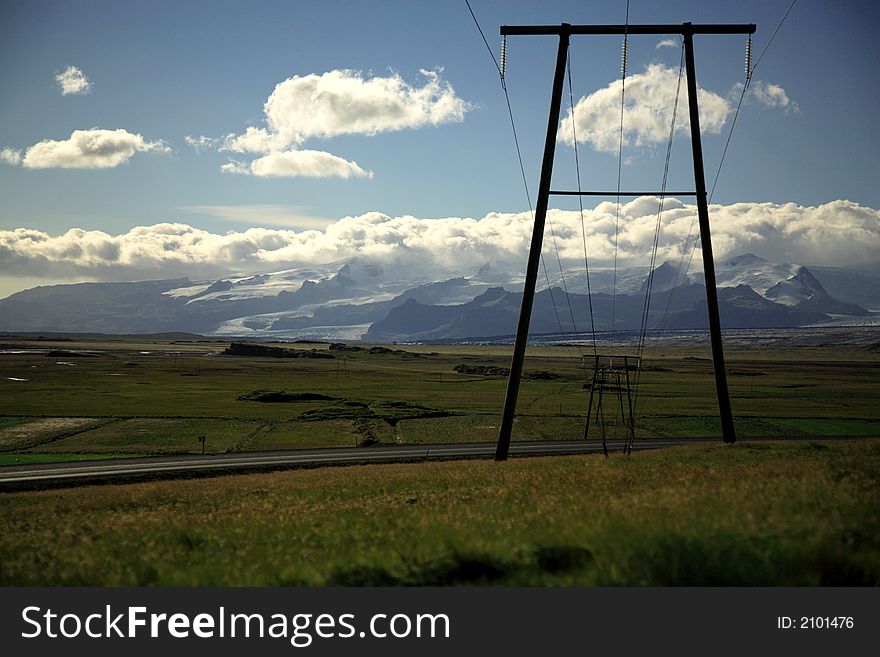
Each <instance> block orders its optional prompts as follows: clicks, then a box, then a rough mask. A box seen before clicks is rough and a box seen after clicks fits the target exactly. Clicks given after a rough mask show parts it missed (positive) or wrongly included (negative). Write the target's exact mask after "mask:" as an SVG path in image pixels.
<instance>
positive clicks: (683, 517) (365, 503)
mask: <svg viewBox="0 0 880 657" xmlns="http://www.w3.org/2000/svg"><path fill="white" fill-rule="evenodd" d="M878 493H880V441H877V440H864V441H828V442H818V441H817V442H797V443H795V442H789V443H785V442H762V443H752V444H748V443H742V444H737V445H736V446H733V447H728V446H724V445H721V444H709V445H700V446H689V447H681V448H675V449H666V450H660V451H649V452H637V453H635V454H633V455H632V456H629V457H625V456H623V455H620V454H614V455H612V456H611V458H609V459H607V460H606V459H604V458H602V457H601V456H578V457H557V458H531V459H515V460H512V461H508V462H507V463H504V464H496V463H494V462H490V461H464V462H431V463H423V464H405V465H374V466H353V467H346V468H321V469H314V470H294V471H286V472H278V473H272V474H255V475H234V476H224V477H217V478H211V479H197V480H185V481H166V482H154V483H140V484H129V485H119V486H115V485H113V486H109V485H108V486H92V487H81V488H73V489H67V490H49V491H40V492H19V493H4V494H2V495H0V584H4V585H45V584H48V585H57V584H66V585H126V586H141V585H182V586H190V585H233V586H251V585H399V584H412V585H450V584H457V585H462V584H464V585H484V584H492V585H659V586H665V585H795V586H802V585H871V586H876V585H880V494H878Z"/></svg>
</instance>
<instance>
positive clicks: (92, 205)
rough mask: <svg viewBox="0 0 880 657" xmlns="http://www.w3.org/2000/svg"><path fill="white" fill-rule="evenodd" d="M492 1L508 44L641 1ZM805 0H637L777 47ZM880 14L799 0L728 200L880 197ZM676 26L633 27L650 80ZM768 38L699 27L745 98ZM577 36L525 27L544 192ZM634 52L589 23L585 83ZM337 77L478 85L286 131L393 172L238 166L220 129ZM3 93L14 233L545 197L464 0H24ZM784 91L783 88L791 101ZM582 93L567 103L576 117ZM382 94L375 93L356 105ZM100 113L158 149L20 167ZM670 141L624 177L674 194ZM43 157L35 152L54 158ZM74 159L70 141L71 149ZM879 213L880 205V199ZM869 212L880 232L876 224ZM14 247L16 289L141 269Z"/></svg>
mask: <svg viewBox="0 0 880 657" xmlns="http://www.w3.org/2000/svg"><path fill="white" fill-rule="evenodd" d="M471 4H472V6H473V9H474V11H475V12H476V14H477V17H478V18H479V20H480V22H481V24H482V26H483V28H484V30H485V31H486V34H487V37H488V38H489V42H490V44H492V46H493V48H494V49H495V51H496V56H497V51H498V47H499V45H500V37H499V36H498V27H499V25H500V24H505V23H506V24H528V23H555V24H558V23H560V22H562V21H566V22H571V23H619V22H622V21H623V16H624V10H625V2H624V1H623V0H621V1H620V2H585V1H583V0H581V1H578V2H553V1H544V2H515V1H506V2H494V1H489V0H473V1H472V3H471ZM789 4H790V2H789V0H763V1H750V0H742V1H740V2H736V3H731V2H714V1H711V0H710V1H681V2H675V1H669V2H653V1H648V0H632V1H631V3H630V21H631V22H633V23H637V22H638V23H649V22H651V23H654V22H663V23H680V22H682V21H685V20H690V21H693V22H754V23H757V25H758V31H757V33H756V35H755V37H754V50H755V53H756V54H757V53H760V52H761V51H762V50H763V48H764V46H765V45H766V43H767V40H768V39H769V37H770V34H771V32H772V30H773V29H774V28H775V27H776V25H777V23H778V22H779V20H780V18H781V17H782V15H783V14H784V12H785V10H786V9H787V8H788V6H789ZM878 19H880V9H878V6H877V4H876V3H874V2H867V1H866V2H859V1H852V2H841V3H830V2H824V1H819V0H800V1H799V2H798V3H797V5H796V6H795V8H794V9H793V11H792V13H791V15H790V16H789V17H788V20H787V21H786V23H785V24H784V26H783V27H782V29H781V31H780V32H779V34H778V36H777V38H776V40H775V41H774V42H773V45H772V47H771V48H770V50H769V51H768V52H767V55H766V58H765V59H764V60H763V61H762V62H761V63H760V64H759V66H758V69H757V70H756V72H755V83H760V84H763V85H764V86H763V87H761V86H758V87H757V89H759V90H760V89H762V88H763V89H764V90H765V92H766V90H767V89H771V90H772V89H782V90H783V92H782V93H783V96H784V98H785V104H784V105H782V104H780V103H779V102H775V101H774V100H773V98H771V97H770V96H767V95H766V94H765V98H764V100H765V102H761V99H760V98H759V97H758V96H756V95H750V96H749V97H747V101H746V103H745V106H744V108H743V110H742V113H741V115H740V117H739V121H738V123H737V128H736V132H735V134H734V137H733V142H732V144H731V150H730V152H729V154H728V159H727V161H726V163H725V168H724V171H723V173H722V177H721V180H720V182H719V186H718V189H717V192H716V194H715V198H714V201H715V202H716V203H720V204H735V203H765V202H770V203H774V204H786V203H794V204H797V205H798V206H820V205H823V204H827V203H830V202H834V201H838V200H848V201H851V202H853V203H855V204H858V205H859V206H862V207H863V208H880V187H878V184H877V182H878V166H877V151H878V146H880V143H878V142H880V139H878V136H877V130H876V114H877V107H878V100H880V98H878V96H880V91H878V85H877V71H878V70H880V46H878V45H877V44H878V41H877V38H876V34H874V33H872V32H871V30H873V29H874V28H876V27H877V26H878V25H880V20H878ZM660 40H661V39H660V38H655V37H633V38H632V39H631V42H630V61H629V70H630V73H631V74H643V73H645V72H646V71H647V70H648V68H647V67H648V66H649V65H654V66H655V67H657V66H659V67H661V68H662V67H666V68H669V69H672V70H674V71H675V72H676V73H677V71H678V62H679V52H680V51H679V48H678V46H673V47H660V48H658V47H657V44H658V42H659V41H660ZM744 45H745V38H744V37H741V36H720V37H709V36H705V37H697V39H696V56H697V71H698V80H699V83H700V86H701V87H702V88H703V89H705V90H707V91H711V92H713V93H714V94H716V95H717V96H718V97H720V98H723V99H726V100H727V101H728V102H730V99H731V98H734V94H735V88H734V85H736V84H737V83H739V82H742V80H743V77H744V75H743V51H744ZM555 50H556V42H555V40H554V38H550V37H516V38H512V39H511V40H510V42H509V53H510V54H509V68H508V87H509V90H510V95H511V100H512V103H513V111H514V113H515V116H516V120H517V124H518V130H519V135H520V140H521V146H522V148H523V155H524V158H525V165H526V175H527V179H528V181H529V184H530V186H531V188H532V192H533V193H534V189H535V188H536V186H537V177H538V170H539V165H540V160H541V149H542V145H543V136H544V130H545V128H546V114H547V103H548V97H549V87H550V76H551V73H552V65H553V60H554V57H555ZM619 59H620V43H619V39H617V38H612V37H575V38H574V39H573V44H572V50H571V66H572V76H573V85H574V95H575V100H576V101H577V100H578V99H580V98H583V97H586V96H589V95H590V94H592V93H593V92H595V91H597V90H601V89H602V88H604V87H607V86H608V85H610V84H612V83H614V81H615V80H616V79H617V78H618V77H619ZM69 66H74V67H76V68H77V69H79V71H81V72H82V74H83V75H84V76H85V78H86V79H87V80H88V81H89V83H90V89H89V90H88V93H80V94H76V93H69V94H67V95H63V94H62V93H61V89H60V86H59V83H58V82H57V81H56V76H58V75H59V74H61V73H63V72H64V71H65V69H67V67H69ZM333 71H353V72H355V73H351V74H350V75H351V76H354V77H355V78H356V79H359V80H361V81H369V80H371V79H374V78H393V77H395V76H397V77H398V78H399V80H402V83H403V84H404V85H405V89H409V90H412V91H414V92H417V91H418V90H419V89H422V88H423V87H424V86H425V85H426V84H428V83H429V82H430V80H431V79H432V78H431V75H433V76H434V78H433V79H435V80H436V81H437V84H438V89H439V90H440V92H441V93H444V94H446V95H447V99H448V97H451V98H453V99H454V101H455V102H456V103H458V106H457V107H458V112H457V113H456V112H455V111H451V112H447V113H446V114H442V113H441V114H440V115H436V116H440V117H441V118H440V120H439V121H436V124H434V123H432V122H431V121H423V122H422V123H421V124H419V121H418V120H415V122H414V125H413V126H412V127H403V128H401V129H396V128H395V129H392V128H388V127H387V126H386V127H381V126H380V127H379V128H378V129H376V128H375V127H374V128H373V129H372V130H369V129H367V130H360V131H358V130H356V129H348V128H346V127H345V126H341V127H340V125H339V123H338V121H337V123H336V124H334V126H333V127H332V129H330V130H329V131H328V130H327V129H324V132H323V133H321V132H320V131H317V132H315V131H313V132H311V133H310V132H308V131H304V130H302V129H301V128H300V127H299V126H297V125H296V124H295V123H294V124H293V128H291V129H295V130H296V137H295V141H288V142H287V143H286V144H284V145H282V146H281V147H279V148H280V149H281V150H284V151H285V152H290V151H297V150H299V151H302V150H308V151H320V152H323V153H329V154H331V155H332V156H333V157H334V158H341V160H338V161H337V160H334V162H335V163H336V164H339V162H346V163H357V166H358V167H359V168H360V170H361V171H362V172H372V176H371V177H368V176H366V175H352V176H350V177H348V178H342V177H340V176H339V175H330V176H325V177H315V176H314V175H308V176H303V175H296V176H291V175H284V176H279V175H272V176H263V175H253V173H252V174H251V175H245V174H242V173H230V172H228V171H221V166H223V165H224V164H228V163H230V162H231V161H233V160H234V161H236V162H239V163H244V164H243V165H242V164H240V165H239V166H244V167H245V168H248V167H250V166H251V165H250V162H252V161H255V160H256V159H258V158H259V157H261V154H255V152H249V153H247V152H246V153H242V152H230V151H229V150H228V149H227V150H225V151H224V150H220V149H221V147H222V146H223V143H222V141H220V140H222V138H224V137H225V136H230V135H231V136H240V135H242V134H244V133H245V131H246V129H247V128H248V127H252V128H255V129H264V130H265V129H266V123H265V121H266V118H267V115H266V114H264V110H263V105H264V103H266V101H267V99H268V98H269V97H270V95H271V94H272V93H273V90H275V87H276V85H278V84H279V83H282V82H284V81H285V80H288V79H290V78H293V77H296V76H298V77H299V78H304V77H306V76H310V75H314V76H324V75H325V74H328V73H330V72H333ZM422 71H428V72H430V73H431V75H427V76H426V75H425V74H424V73H422ZM0 88H2V89H3V95H2V100H0V148H6V149H10V150H9V151H7V152H8V153H9V157H7V158H6V159H7V162H0V198H2V201H0V231H4V230H5V231H12V230H14V229H33V230H36V231H41V232H43V233H46V234H48V235H49V236H53V237H55V236H60V235H63V234H65V233H67V232H68V231H70V230H71V229H82V230H84V231H100V232H101V233H106V234H107V235H109V236H119V235H123V234H126V233H128V232H129V231H131V229H132V228H133V227H135V226H151V225H155V224H161V223H166V222H177V223H181V224H185V225H187V226H190V227H192V228H193V229H197V230H199V231H205V232H207V233H210V234H212V235H222V234H225V233H227V232H229V231H233V232H236V231H239V232H241V231H246V230H247V229H249V228H253V227H254V226H263V227H266V228H273V227H275V228H284V229H287V230H290V229H292V228H293V229H294V230H301V229H306V228H314V227H320V226H322V225H323V224H327V223H329V222H332V221H334V220H337V219H340V218H342V217H346V216H350V217H358V216H363V215H365V214H366V213H370V212H378V213H383V214H384V215H388V216H389V217H401V216H405V215H407V216H408V215H412V216H413V217H417V218H421V219H433V218H443V217H462V218H476V219H479V218H482V217H484V216H486V215H487V214H488V213H492V212H508V213H515V212H521V211H523V210H525V209H526V203H525V199H524V192H523V189H522V182H521V179H520V175H519V169H518V165H517V162H516V159H515V152H514V150H513V143H512V138H511V131H510V126H509V123H508V119H507V114H506V106H505V104H504V96H503V94H502V92H501V88H500V85H499V82H498V76H497V73H496V71H495V70H494V68H493V64H492V62H491V60H490V58H489V55H488V53H487V51H486V49H485V46H484V44H483V42H482V40H481V39H480V37H479V34H478V33H477V31H476V28H475V26H474V24H473V21H472V19H471V16H470V14H469V13H468V11H467V8H466V6H465V4H464V2H463V0H462V1H461V2H459V1H457V0H455V1H452V0H450V1H447V2H436V1H433V2H428V1H413V0H410V1H391V0H382V1H379V0H377V1H375V2H342V1H334V0H321V1H286V2H229V1H221V2H217V1H211V2H198V1H191V2H163V1H157V2H125V3H121V2H103V1H90V2H76V1H68V2H42V1H39V0H29V1H27V2H25V1H12V2H10V1H9V0H3V2H2V3H0ZM633 88H635V87H633ZM566 93H567V92H566ZM774 98H775V99H776V101H778V99H779V98H780V96H779V95H778V94H777V95H776V96H775V97H774ZM734 102H735V101H734ZM567 109H568V107H567V102H566V103H565V104H564V106H563V112H564V113H565V112H566V111H567ZM358 111H359V110H358V108H357V107H354V108H352V112H353V114H356V113H357V112H358ZM722 114H723V116H722V117H721V119H720V120H721V123H720V124H719V125H720V130H719V132H718V133H712V132H707V133H705V134H704V150H705V155H706V164H707V176H709V177H710V178H711V176H712V174H713V173H714V170H715V167H716V166H717V162H718V158H719V156H720V152H721V148H722V147H723V144H724V138H725V136H726V133H727V129H728V126H729V121H730V114H729V113H727V114H724V113H723V112H722ZM294 118H295V117H294ZM349 118H351V117H349ZM340 120H341V119H340ZM94 128H97V129H101V130H124V131H125V133H126V134H127V135H129V136H131V135H135V136H136V135H140V136H141V137H142V140H143V141H142V144H144V145H145V146H144V147H143V148H139V147H138V148H136V150H135V152H133V154H130V156H129V157H123V158H122V160H123V161H121V162H119V163H118V164H117V165H116V166H108V167H105V168H59V167H57V166H46V167H45V168H28V167H26V166H21V160H19V161H18V163H17V164H16V158H24V160H23V161H24V162H25V163H27V162H28V157H29V155H28V149H29V148H31V147H33V146H34V145H37V144H38V143H39V142H41V141H43V140H53V141H58V142H62V141H65V140H68V139H70V138H71V134H72V133H73V131H75V130H80V131H88V130H91V129H94ZM334 131H335V132H334ZM269 132H271V130H270V131H269ZM373 133H374V134H373ZM200 136H204V137H206V138H208V139H210V140H214V141H213V142H211V145H210V146H209V147H207V148H198V149H197V148H194V147H192V146H191V145H189V144H188V143H187V140H186V138H187V137H192V138H197V137H200ZM151 145H152V146H151ZM579 148H580V154H581V171H582V178H583V181H584V187H585V188H593V189H595V188H600V187H602V188H613V187H614V186H615V184H616V172H617V154H616V152H614V153H611V152H603V151H602V150H600V149H597V148H596V147H595V144H590V143H583V144H581V145H580V147H579ZM664 152H665V140H663V143H659V142H658V143H647V144H642V145H635V144H633V145H631V146H628V147H627V148H625V149H624V157H625V160H626V165H625V166H624V167H623V173H622V176H623V187H624V188H648V189H656V188H658V187H659V183H660V178H661V175H662V166H663V159H664V158H663V155H664ZM36 157H37V153H36V152H34V153H33V157H31V161H37V160H36ZM321 157H324V156H321ZM53 161H54V160H52V159H51V158H50V159H49V164H50V165H51V164H52V162H53ZM44 164H45V160H44ZM276 164H277V162H276ZM334 166H335V165H334ZM339 166H348V164H346V165H339ZM556 167H557V168H556V175H555V180H556V181H557V183H556V184H555V186H556V187H565V186H570V185H573V184H574V166H573V155H572V149H571V147H570V146H568V145H566V144H565V143H563V142H560V143H559V145H558V149H557V163H556ZM248 170H249V171H250V169H248ZM256 171H257V169H256V166H255V168H254V169H253V172H256ZM275 171H277V168H276V169H275ZM691 171H692V170H691V162H690V157H689V142H688V139H687V137H686V133H684V132H683V133H681V135H680V136H679V137H677V138H676V140H675V142H674V150H673V157H672V169H671V173H670V182H669V187H670V188H685V189H688V188H691V187H692V181H691ZM710 182H711V181H710ZM556 205H557V206H558V207H559V208H561V209H568V210H571V209H573V207H574V206H572V205H570V204H565V203H557V204H556ZM871 216H872V217H874V219H876V213H873V214H872V215H871ZM243 218H244V219H243ZM298 218H299V219H298ZM297 221H299V225H297ZM860 221H862V224H861V228H860V229H864V220H863V219H861V220H860ZM867 221H868V223H869V225H868V229H869V230H873V232H872V236H871V239H874V238H875V237H876V226H874V227H873V228H872V227H871V225H870V224H871V222H872V221H874V220H873V219H871V217H869V218H868V220H867ZM14 248H15V247H9V246H8V244H7V248H6V252H5V253H4V252H3V249H2V248H0V277H2V279H3V281H2V283H0V293H4V292H8V291H11V290H14V289H21V288H23V287H27V286H29V285H30V284H33V283H34V281H36V280H38V279H41V278H42V279H45V280H47V281H57V280H65V277H68V276H69V277H70V279H71V280H74V279H75V280H86V279H89V278H90V277H93V278H96V279H107V278H111V279H112V278H114V277H120V278H122V279H125V278H126V277H130V276H133V275H134V271H133V270H126V269H125V268H124V267H121V268H120V267H109V266H108V267H106V268H103V269H102V268H101V266H96V268H95V269H94V276H90V275H89V271H90V270H89V266H91V265H84V264H83V263H79V264H78V265H77V266H76V267H73V268H72V269H71V270H70V272H69V273H65V270H64V269H63V268H59V267H46V268H45V271H42V270H40V269H39V266H40V263H41V262H45V261H46V258H49V259H50V260H51V259H52V258H54V259H55V260H58V259H59V258H60V259H63V256H60V255H58V253H57V251H58V247H57V245H56V246H55V252H53V254H52V255H51V256H47V255H45V254H40V255H39V258H36V256H33V254H31V255H22V253H19V252H16V254H15V257H11V256H9V251H10V249H12V250H14ZM303 248H307V247H303ZM117 255H118V254H117ZM32 256H33V257H32ZM34 258H36V259H34ZM23 259H24V260H28V259H30V260H28V262H29V263H30V265H29V266H24V265H23V264H22V263H23V262H24V260H23ZM307 259H308V258H306V257H305V256H303V257H302V258H300V260H303V261H305V260H307ZM31 260H32V261H33V262H31ZM117 260H118V258H117ZM295 261H297V258H296V257H292V258H290V262H291V263H294V262H295ZM277 262H281V260H280V259H278V260H277ZM25 264H28V263H25ZM227 264H228V265H229V266H228V268H229V269H234V268H235V267H234V266H233V265H234V263H233V264H229V263H227ZM114 272H115V273H114Z"/></svg>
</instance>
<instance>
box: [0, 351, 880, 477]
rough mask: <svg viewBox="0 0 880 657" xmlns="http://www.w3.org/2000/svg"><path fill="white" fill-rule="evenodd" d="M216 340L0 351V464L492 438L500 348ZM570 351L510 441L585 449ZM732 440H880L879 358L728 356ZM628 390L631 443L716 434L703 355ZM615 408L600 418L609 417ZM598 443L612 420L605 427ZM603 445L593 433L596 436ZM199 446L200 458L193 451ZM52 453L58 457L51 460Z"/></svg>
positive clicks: (535, 368) (541, 367)
mask: <svg viewBox="0 0 880 657" xmlns="http://www.w3.org/2000/svg"><path fill="white" fill-rule="evenodd" d="M228 344H229V343H227V342H216V341H210V340H205V341H188V342H181V341H178V342H145V341H141V342H125V341H121V340H120V341H103V342H95V341H85V340H74V341H70V340H68V341H61V342H51V341H45V340H43V341H33V340H32V341H27V340H23V339H16V340H15V341H14V343H13V342H11V341H10V343H7V344H3V345H0V392H2V394H0V455H2V458H3V459H4V462H15V460H14V459H15V458H16V457H18V458H20V459H21V460H20V462H28V461H31V462H32V461H33V459H34V458H36V455H42V456H40V457H39V458H40V459H46V460H49V459H52V458H57V459H67V458H81V457H82V456H83V455H89V454H92V455H95V456H100V455H103V456H107V455H137V454H141V455H148V454H163V453H198V452H200V451H201V450H202V448H203V447H204V449H205V451H206V452H208V453H218V452H235V451H253V450H274V449H295V448H300V447H335V446H339V447H352V446H356V445H369V444H375V443H377V442H378V443H435V442H468V441H491V440H494V439H495V438H496V436H497V431H498V420H499V416H500V411H501V407H502V404H503V396H504V390H505V386H506V377H504V376H497V375H496V376H492V375H486V374H462V373H459V372H457V371H455V368H456V367H457V366H460V365H465V366H468V367H480V366H487V367H496V368H504V367H507V366H508V364H509V363H508V361H509V354H510V348H509V347H504V346H480V345H478V346H470V345H468V346H440V345H432V346H426V345H407V346H402V347H399V348H394V349H381V348H380V349H370V348H369V347H362V348H360V349H358V350H339V349H334V350H330V349H328V345H326V344H319V345H315V344H308V345H300V344H284V345H281V346H282V347H284V348H288V349H295V350H297V351H301V352H306V351H311V350H316V351H318V352H323V353H324V354H326V355H330V356H333V357H332V358H271V357H242V356H230V355H224V354H223V353H222V352H223V350H224V349H225V348H226V347H227V346H228ZM583 353H584V352H583V351H582V350H581V349H579V348H577V347H570V346H568V347H566V346H556V347H552V346H543V347H534V348H531V349H530V351H529V355H528V357H527V360H526V366H525V371H526V373H535V372H538V373H542V372H543V373H550V374H551V375H552V376H555V377H556V378H546V379H542V378H534V379H529V380H524V381H523V383H522V386H521V389H520V398H519V405H518V408H517V411H518V416H517V420H516V422H515V424H514V435H513V439H514V440H525V439H531V440H535V439H538V440H540V439H560V438H561V439H566V438H570V439H577V438H582V437H583V432H584V418H585V414H586V407H587V391H586V390H584V383H585V381H586V380H587V376H588V375H589V374H590V372H587V371H585V370H584V369H583V368H582V366H581V355H582V354H583ZM727 356H728V373H729V377H728V378H729V382H730V389H731V400H732V405H733V411H734V415H735V419H736V425H737V432H738V435H740V436H742V437H750V436H752V437H758V436H761V437H776V438H784V437H786V436H794V435H799V436H804V435H806V436H846V435H851V436H862V435H867V436H878V435H880V410H878V409H880V353H878V352H877V350H875V349H871V348H866V347H858V346H848V347H838V348H833V347H790V348H778V347H773V348H755V347H748V348H745V347H741V348H736V347H734V348H728V350H727ZM647 362H648V364H649V367H648V368H647V369H646V370H645V371H644V372H643V373H642V374H641V381H640V385H639V387H638V388H637V390H636V398H635V403H636V418H637V427H636V428H637V432H636V433H637V437H638V439H644V440H650V439H651V438H655V437H666V436H671V437H684V436H712V435H717V434H718V431H719V429H718V420H717V415H716V413H717V411H716V401H715V396H714V383H713V379H712V369H711V362H710V361H709V360H708V353H707V350H706V349H705V348H702V347H693V348H686V347H682V346H667V347H664V346H660V347H655V348H653V349H652V350H651V351H650V352H649V353H648V360H647ZM618 401H619V400H618V398H616V397H615V396H614V395H612V397H611V398H610V399H606V401H605V407H606V409H607V408H611V409H614V408H616V405H617V404H618ZM606 417H607V426H606V430H607V431H608V434H609V436H620V435H622V431H623V429H622V424H623V423H622V417H621V416H620V415H615V414H614V413H611V414H607V411H606ZM590 437H591V438H595V439H598V438H599V433H598V427H597V426H596V425H595V423H594V426H593V429H592V430H591V434H590ZM201 438H204V445H203V443H202V442H201ZM53 455H54V456H53Z"/></svg>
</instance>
